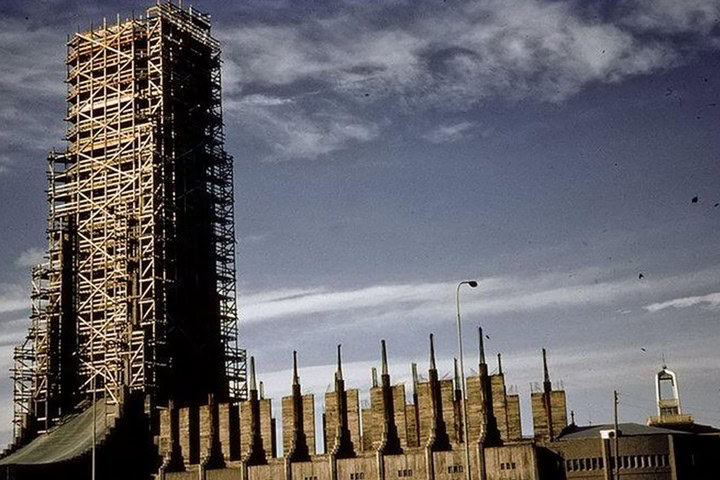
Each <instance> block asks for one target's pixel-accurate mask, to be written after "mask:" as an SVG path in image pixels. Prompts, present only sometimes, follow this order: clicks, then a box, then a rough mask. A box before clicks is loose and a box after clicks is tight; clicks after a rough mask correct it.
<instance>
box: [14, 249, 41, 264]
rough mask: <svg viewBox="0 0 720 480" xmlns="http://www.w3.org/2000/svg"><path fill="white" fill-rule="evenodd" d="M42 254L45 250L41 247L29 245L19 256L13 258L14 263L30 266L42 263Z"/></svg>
mask: <svg viewBox="0 0 720 480" xmlns="http://www.w3.org/2000/svg"><path fill="white" fill-rule="evenodd" d="M44 256H45V251H44V250H43V249H41V248H37V247H30V248H28V249H27V250H23V251H22V252H21V253H20V256H19V257H18V258H17V260H15V265H17V266H18V267H32V266H35V265H37V264H39V263H42V262H43V257H44Z"/></svg>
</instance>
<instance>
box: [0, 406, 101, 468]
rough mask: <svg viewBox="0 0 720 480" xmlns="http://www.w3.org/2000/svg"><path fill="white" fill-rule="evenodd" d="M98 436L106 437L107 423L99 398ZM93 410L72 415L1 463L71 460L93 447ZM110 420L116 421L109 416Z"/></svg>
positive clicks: (96, 422)
mask: <svg viewBox="0 0 720 480" xmlns="http://www.w3.org/2000/svg"><path fill="white" fill-rule="evenodd" d="M95 415H96V420H95V425H96V439H97V442H98V443H100V441H101V440H102V439H103V437H104V436H105V434H106V431H107V430H109V426H106V419H105V402H104V401H103V400H100V401H98V403H97V409H96V412H95ZM92 419H93V409H92V407H88V408H87V409H86V410H85V411H83V412H82V413H80V414H78V415H74V416H72V417H69V418H67V419H66V421H64V422H63V423H62V424H60V425H59V426H57V427H55V428H54V429H53V430H51V431H50V432H49V433H42V434H40V435H38V437H37V438H35V439H33V440H32V441H31V442H30V443H28V444H27V445H25V446H24V447H21V448H20V449H19V450H17V451H16V452H14V453H12V454H10V455H8V456H7V457H5V458H3V459H2V460H0V465H39V464H45V463H56V462H63V461H66V460H71V459H73V458H76V457H78V456H80V455H82V454H83V453H86V452H88V451H90V449H91V448H92V424H93V422H92ZM107 421H108V423H111V422H112V419H111V418H108V420H107Z"/></svg>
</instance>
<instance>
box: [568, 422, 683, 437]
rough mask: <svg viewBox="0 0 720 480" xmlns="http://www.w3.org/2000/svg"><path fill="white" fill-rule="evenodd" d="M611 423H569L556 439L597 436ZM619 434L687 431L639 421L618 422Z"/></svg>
mask: <svg viewBox="0 0 720 480" xmlns="http://www.w3.org/2000/svg"><path fill="white" fill-rule="evenodd" d="M614 428H615V426H614V425H613V424H606V425H591V426H578V425H570V426H568V427H567V428H566V429H565V431H563V433H561V434H560V436H559V437H558V440H574V439H579V438H599V437H600V430H613V429H614ZM618 429H619V430H620V434H621V435H624V436H626V437H628V436H634V435H671V434H672V435H687V432H681V431H679V430H670V429H669V428H660V427H650V426H648V425H642V424H640V423H620V424H618Z"/></svg>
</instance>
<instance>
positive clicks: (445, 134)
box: [423, 122, 477, 143]
mask: <svg viewBox="0 0 720 480" xmlns="http://www.w3.org/2000/svg"><path fill="white" fill-rule="evenodd" d="M475 127H477V123H475V122H460V123H453V124H450V125H440V126H439V127H437V128H435V129H434V130H432V131H430V132H428V133H426V134H425V135H423V138H424V139H425V140H427V141H428V142H430V143H452V142H457V141H458V140H461V139H463V138H465V137H466V136H467V135H468V133H469V132H470V131H471V130H473V129H474V128H475Z"/></svg>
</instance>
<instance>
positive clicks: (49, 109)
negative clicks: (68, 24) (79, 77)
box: [0, 18, 65, 171]
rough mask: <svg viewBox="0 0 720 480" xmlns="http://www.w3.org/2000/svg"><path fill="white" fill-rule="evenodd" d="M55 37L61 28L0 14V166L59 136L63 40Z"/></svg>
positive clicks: (15, 161) (60, 35) (34, 151)
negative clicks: (33, 25)
mask: <svg viewBox="0 0 720 480" xmlns="http://www.w3.org/2000/svg"><path fill="white" fill-rule="evenodd" d="M59 38H60V39H62V38H64V33H61V32H59V31H57V30H54V29H51V28H37V29H35V28H31V27H29V26H28V24H27V22H22V21H20V20H12V19H9V18H5V19H0V44H1V45H2V59H3V68H2V69H1V70H0V95H1V96H2V98H3V103H2V106H0V121H1V122H2V124H3V128H2V129H0V141H1V143H2V146H0V171H6V170H8V169H11V168H13V167H14V166H16V165H18V164H20V161H21V160H24V159H26V158H27V157H28V156H29V155H32V156H39V155H41V152H45V151H47V150H49V148H50V147H52V146H53V144H56V143H57V141H59V140H60V138H61V136H62V130H63V124H62V120H61V119H62V108H63V97H64V92H65V85H64V83H63V76H64V70H65V69H64V65H63V56H64V42H63V41H58V39H59ZM29 45H30V46H31V52H32V53H30V52H29V50H28V46H29ZM48 133H50V136H48ZM40 158H42V157H40Z"/></svg>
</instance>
